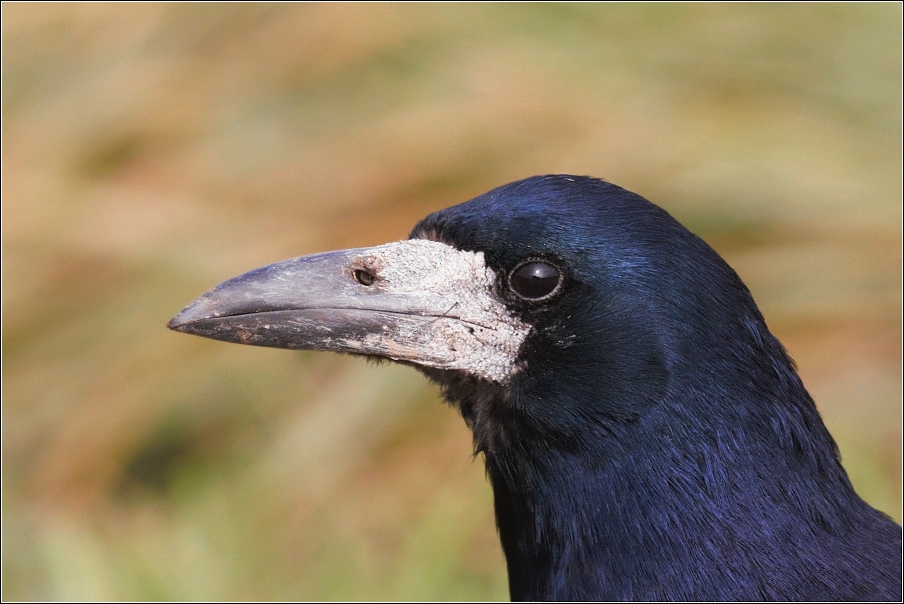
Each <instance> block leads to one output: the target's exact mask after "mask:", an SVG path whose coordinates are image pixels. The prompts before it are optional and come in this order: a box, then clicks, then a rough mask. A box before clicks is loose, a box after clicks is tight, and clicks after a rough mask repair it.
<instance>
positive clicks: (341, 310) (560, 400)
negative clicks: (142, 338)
mask: <svg viewBox="0 0 904 604" xmlns="http://www.w3.org/2000/svg"><path fill="white" fill-rule="evenodd" d="M701 324H702V325H703V326H705V328H704V329H701ZM169 327H170V328H172V329H175V330H178V331H182V332H186V333H191V334H196V335H201V336H205V337H210V338H215V339H218V340H224V341H229V342H236V343H242V344H252V345H258V346H272V347H278V348H293V349H309V350H329V351H338V352H346V353H352V354H359V355H365V356H371V357H379V358H384V359H389V360H392V361H398V362H402V363H407V364H413V365H415V366H417V367H419V368H420V369H421V370H422V371H423V372H424V373H426V374H427V375H428V376H429V377H430V378H431V379H433V380H435V381H437V382H438V383H440V384H441V385H442V386H443V387H444V393H445V395H446V398H447V399H449V400H450V401H452V402H454V403H457V404H459V405H460V407H461V410H462V413H463V415H464V416H465V419H466V420H468V422H469V423H470V424H471V427H472V428H474V429H475V435H476V437H477V442H478V446H479V447H480V448H483V449H486V448H490V447H495V446H504V445H499V444H494V442H495V441H498V439H499V438H501V437H502V435H499V434H493V433H490V432H489V431H488V430H489V428H487V429H484V428H486V427H487V426H488V425H492V426H498V425H504V424H507V423H508V424H510V423H511V421H503V422H501V423H500V422H493V421H489V420H488V421H486V422H483V421H481V418H482V417H484V416H486V415H487V414H497V415H498V414H503V415H504V416H505V418H506V419H507V420H518V422H516V423H518V425H519V430H518V436H519V438H522V439H533V438H539V439H540V440H541V441H543V442H552V443H560V444H562V446H575V444H576V443H580V442H581V441H584V440H595V439H597V438H598V437H599V436H600V434H601V433H606V432H608V433H612V432H617V431H618V430H619V428H620V427H621V426H624V425H626V424H629V423H630V422H631V421H634V420H636V419H637V418H638V417H640V416H642V415H643V414H644V413H645V412H646V411H647V410H648V409H649V408H651V407H653V406H655V405H656V404H658V403H659V402H660V401H662V400H663V398H664V397H665V394H666V391H667V389H668V387H669V382H670V380H672V381H674V380H675V379H680V378H681V376H682V374H683V373H685V372H686V373H689V375H697V374H698V373H699V370H700V367H699V366H698V365H697V364H696V363H697V361H695V364H694V365H693V366H687V367H683V366H682V365H681V363H682V362H683V361H684V359H687V358H694V359H701V360H702V362H704V363H708V362H712V363H714V362H719V360H720V359H719V357H720V355H724V353H723V352H720V351H721V350H722V349H723V348H724V346H722V343H724V341H725V340H726V338H731V339H732V340H734V341H739V340H740V341H741V344H740V346H741V347H742V348H743V345H744V343H745V342H755V341H756V339H757V337H759V332H766V330H765V326H764V325H762V318H761V317H760V315H759V312H758V311H757V310H756V307H755V305H754V304H753V302H752V300H751V299H750V295H749V292H748V291H747V289H746V287H744V285H743V284H742V283H741V281H740V279H739V278H738V277H737V275H735V273H734V272H733V271H732V270H731V269H730V268H729V267H728V266H727V265H726V264H725V263H724V262H723V261H722V260H721V258H719V256H718V255H717V254H716V253H715V252H714V251H712V250H711V249H710V248H709V247H708V246H707V245H706V244H705V243H703V241H702V240H700V239H699V238H697V237H696V236H694V235H693V234H691V233H690V232H689V231H687V230H686V229H685V228H684V227H682V226H681V225H680V224H679V223H678V222H677V221H675V220H674V219H673V218H672V217H671V216H669V215H668V214H667V213H666V212H665V211H664V210H662V209H661V208H659V207H657V206H655V205H653V204H652V203H650V202H648V201H646V200H645V199H643V198H642V197H640V196H638V195H635V194H633V193H631V192H629V191H626V190H625V189H622V188H620V187H618V186H615V185H613V184H610V183H607V182H605V181H602V180H599V179H594V178H588V177H577V176H564V175H562V176H542V177H533V178H528V179H526V180H522V181H518V182H515V183H511V184H509V185H505V186H502V187H499V188H497V189H495V190H493V191H490V192H489V193H486V194H484V195H481V196H479V197H477V198H475V199H473V200H471V201H468V202H466V203H463V204H460V205H457V206H454V207H451V208H448V209H445V210H442V211H440V212H436V213H434V214H431V215H430V216H428V217H426V218H425V219H423V220H422V221H420V222H419V223H418V224H417V225H416V226H415V227H414V229H413V230H412V232H411V236H410V238H409V239H408V240H405V241H399V242H395V243H389V244H386V245H381V246H377V247H372V248H359V249H351V250H342V251H336V252H328V253H324V254H317V255H313V256H304V257H300V258H293V259H290V260H285V261H282V262H278V263H276V264H271V265H269V266H265V267H263V268H259V269H256V270H253V271H251V272H248V273H245V274H243V275H241V276H238V277H235V278H233V279H230V280H228V281H226V282H224V283H222V284H220V285H218V286H216V287H214V288H213V289H212V290H210V291H208V292H207V293H205V294H203V295H202V296H201V297H199V298H198V299H197V300H195V301H194V302H192V303H191V304H189V305H188V306H187V307H186V308H185V309H184V310H183V311H182V312H180V313H179V314H178V315H177V316H176V317H175V318H173V319H172V321H170V323H169ZM766 333H768V332H766ZM707 349H711V350H712V354H707V353H706V351H707ZM688 351H692V352H693V354H692V355H689V354H685V353H686V352H688ZM519 422H520V423H519ZM588 427H590V429H588ZM601 431H602V432H601Z"/></svg>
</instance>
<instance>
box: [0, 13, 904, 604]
mask: <svg viewBox="0 0 904 604" xmlns="http://www.w3.org/2000/svg"><path fill="white" fill-rule="evenodd" d="M2 22H3V23H2V33H3V40H2V61H3V74H2V77H3V79H2V90H3V133H2V136H3V138H2V141H3V162H2V176H3V183H2V186H3V189H2V194H3V207H2V212H3V214H2V218H3V227H2V229H3V449H2V453H3V491H2V504H3V527H2V528H3V588H2V589H3V591H2V596H3V599H4V600H9V599H13V600H68V599H75V600H79V599H82V600H93V599H112V600H133V599H137V600H155V599H162V600H167V599H176V600H181V599H188V600H193V599H200V600H206V599H227V600H258V599H286V600H292V599H302V600H311V599H314V600H316V599H327V600H329V599H368V600H397V599H398V600H418V599H443V600H456V599H475V600H486V599H489V600H494V599H507V596H508V593H507V583H506V578H505V569H504V561H503V558H502V555H501V551H500V548H499V545H498V542H497V538H496V535H495V528H494V523H493V515H492V505H491V502H492V495H491V492H490V490H489V487H488V485H487V484H486V481H485V478H484V471H483V464H482V462H481V460H480V459H475V460H472V459H471V457H470V454H471V438H470V434H469V432H468V431H467V429H466V428H465V426H464V424H463V422H462V421H461V419H460V417H459V416H458V415H457V413H456V412H455V411H453V410H452V409H450V408H448V407H447V406H445V405H442V404H440V402H439V397H438V393H437V391H436V389H435V388H433V387H431V386H430V385H429V384H428V383H427V382H426V381H425V380H424V379H423V378H422V377H420V375H419V374H418V373H417V372H416V371H414V370H411V369H408V368H400V367H395V366H389V365H386V366H381V367H374V366H372V365H369V364H367V363H365V362H364V361H363V360H360V359H355V358H351V357H343V356H337V355H328V354H311V353H293V352H288V351H280V350H268V349H257V348H250V347H248V348H246V347H241V346H234V345H227V344H223V343H218V342H214V341H209V340H203V339H201V338H193V337H186V336H184V335H180V334H176V333H172V332H169V331H167V330H166V328H165V324H166V321H167V320H168V319H169V318H170V317H171V316H172V315H174V314H175V313H176V312H177V311H178V310H180V309H181V308H182V306H183V305H185V304H186V303H187V302H189V301H190V300H191V299H193V298H194V297H195V296H196V295H198V294H200V293H201V292H202V291H204V290H206V289H208V288H209V287H211V286H213V285H214V284H216V283H219V282H220V281H222V280H224V279H226V278H228V277H232V276H234V275H237V274H239V273H241V272H243V271H245V270H248V269H251V268H254V267H257V266H259V265H262V264H267V263H270V262H273V261H276V260H281V259H283V258H287V257H291V256H298V255H302V254H308V253H313V252H317V251H323V250H328V249H337V248H343V247H357V246H366V245H374V244H379V243H384V242H387V241H392V240H398V239H402V238H405V237H406V236H407V233H408V230H409V229H410V227H411V226H412V225H413V224H414V223H415V222H416V221H417V220H418V219H419V218H421V217H422V216H424V215H425V214H427V213H428V212H430V211H433V210H437V209H440V208H443V207H446V206H448V205H452V204H455V203H458V202H460V201H464V200H466V199H469V198H471V197H474V196H475V195H478V194H480V193H482V192H484V191H486V190H488V189H490V188H492V187H494V186H497V185H500V184H503V183H506V182H509V181H512V180H516V179H519V178H523V177H526V176H530V175H533V174H542V173H553V172H567V173H574V174H590V175H594V176H600V177H603V178H606V179H607V180H610V181H612V182H615V183H617V184H619V185H621V186H624V187H626V188H628V189H631V190H633V191H636V192H638V193H640V194H642V195H644V196H646V197H647V198H649V199H650V200H652V201H654V202H656V203H658V204H659V205H661V206H663V207H665V208H666V209H667V210H668V211H670V212H671V213H672V214H673V215H675V216H676V217H678V218H679V219H680V220H682V221H683V222H684V223H685V224H686V225H688V226H689V227H690V228H691V229H692V230H694V231H695V232H697V233H698V234H700V235H701V236H702V237H703V238H704V239H706V240H707V241H709V242H710V243H711V244H712V245H713V246H714V247H715V248H716V249H717V250H718V251H719V252H720V253H722V254H723V255H724V256H725V257H726V259H727V260H728V261H729V263H730V264H731V265H732V266H734V267H735V269H736V270H737V271H738V272H739V273H740V275H741V276H742V278H743V279H744V280H745V281H746V282H747V284H748V285H749V286H750V288H751V290H752V291H753V294H754V297H755V298H756V299H757V301H758V303H759V304H760V307H761V309H762V311H763V313H764V315H765V316H766V319H767V321H768V322H769V324H770V326H771V328H772V329H773V331H774V332H775V333H776V334H777V335H778V336H779V338H780V339H781V340H782V341H783V342H784V343H785V345H786V346H787V347H788V349H789V350H790V352H791V354H792V356H793V357H794V358H795V359H796V360H797V362H798V364H799V366H800V373H801V375H802V377H803V380H804V382H805V384H807V386H808V388H809V390H810V392H811V394H813V396H814V398H815V400H816V402H817V404H818V406H819V408H820V410H821V412H822V414H823V416H824V418H825V420H826V423H827V424H828V425H829V428H830V430H831V431H832V432H833V434H834V435H835V437H836V439H837V440H838V442H839V444H840V447H841V450H842V453H843V456H844V462H845V466H846V467H847V469H848V471H849V472H850V474H851V478H852V480H853V481H854V483H855V485H856V487H857V488H858V491H859V492H860V493H861V494H862V495H863V496H864V497H865V498H866V499H867V500H868V501H870V502H871V503H872V504H873V505H875V506H876V507H878V508H880V509H882V510H884V511H885V512H887V513H889V514H890V515H891V516H893V517H894V518H895V519H896V520H897V521H899V522H900V521H901V421H902V417H901V219H902V211H901V208H902V204H901V160H902V157H901V68H902V66H901V6H900V5H899V4H897V3H890V4H802V5H749V4H743V5H708V4H707V5H674V4H669V5H657V4H644V5H620V4H617V5H586V4H581V5H570V4H556V5H546V4H530V5H522V4H505V5H449V4H440V5H419V4H415V5H407V4H406V5H396V4H366V5H361V4H353V5H345V4H343V5H337V4H312V5H307V4H305V5H295V4H254V5H247V4H226V5H224V4H203V5H199V4H136V5H131V4H130V5H125V4H10V3H3V5H2Z"/></svg>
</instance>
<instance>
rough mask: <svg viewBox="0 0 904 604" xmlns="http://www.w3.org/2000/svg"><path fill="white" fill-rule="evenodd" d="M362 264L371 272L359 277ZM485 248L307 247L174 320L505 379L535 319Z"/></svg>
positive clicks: (271, 341)
mask: <svg viewBox="0 0 904 604" xmlns="http://www.w3.org/2000/svg"><path fill="white" fill-rule="evenodd" d="M359 271H363V272H364V273H366V275H367V276H368V277H371V278H372V279H364V280H361V279H360V278H356V273H357V274H358V275H360V274H361V273H360V272H359ZM494 281H495V275H494V274H493V272H492V271H491V270H490V269H488V268H487V267H486V266H485V265H484V263H483V256H482V254H475V253H473V252H462V251H459V250H456V249H454V248H452V247H451V246H448V245H446V244H443V243H438V242H434V241H422V240H410V241H400V242H397V243H392V244H388V245H383V246H378V247H374V248H360V249H353V250H342V251H338V252H328V253H325V254H317V255H313V256H303V257H300V258H293V259H291V260H285V261H283V262H278V263H276V264H271V265H269V266H265V267H263V268H259V269H256V270H253V271H251V272H248V273H245V274H244V275H240V276H238V277H235V278H234V279H230V280H229V281H226V282H224V283H221V284H220V285H218V286H216V287H215V288H213V289H212V290H210V291H209V292H207V293H205V294H203V295H202V296H200V297H199V298H198V299H197V300H195V301H194V302H192V303H191V304H189V305H188V306H187V307H185V309H183V310H182V312H180V313H179V314H178V315H176V316H175V317H174V318H173V319H172V320H171V321H170V322H169V325H168V326H169V327H170V329H174V330H176V331H181V332H184V333H190V334H194V335H199V336H204V337H208V338H214V339H217V340H223V341H226V342H235V343H239V344H252V345H255V346H270V347H276V348H292V349H307V350H331V351H337V352H350V353H356V354H363V355H373V356H380V357H385V358H388V359H392V360H397V361H408V362H412V363H415V364H420V365H424V366H427V367H437V368H443V369H459V370H464V371H468V372H470V373H473V374H475V375H477V376H478V377H481V378H484V379H488V380H491V381H496V382H507V381H508V378H509V377H510V376H511V374H512V373H513V371H514V368H515V359H516V357H517V352H518V349H519V348H520V345H521V342H523V340H524V337H525V336H526V334H527V331H528V329H529V328H528V326H527V325H525V324H523V323H521V321H519V320H518V319H517V318H515V317H513V316H512V315H511V314H510V313H509V311H508V309H507V308H506V307H505V306H504V305H503V304H502V303H501V301H499V300H498V299H496V297H495V295H494V294H493V293H492V290H493V284H494Z"/></svg>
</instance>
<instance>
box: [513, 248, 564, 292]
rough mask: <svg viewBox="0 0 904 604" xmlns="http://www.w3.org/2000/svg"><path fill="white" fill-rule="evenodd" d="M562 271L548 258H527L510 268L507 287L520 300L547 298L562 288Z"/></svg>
mask: <svg viewBox="0 0 904 604" xmlns="http://www.w3.org/2000/svg"><path fill="white" fill-rule="evenodd" d="M563 281H564V279H563V278H562V271H561V270H559V267H557V266H556V265H555V264H553V263H552V262H550V261H549V260H544V259H542V258H527V259H526V260H522V261H521V262H520V263H519V264H518V265H517V266H515V268H513V269H512V270H511V272H510V273H509V276H508V286H509V289H510V290H511V291H512V292H513V293H514V294H515V295H516V296H518V297H519V298H521V299H522V300H528V301H530V302H539V301H542V300H547V299H549V298H551V297H552V296H554V295H555V294H557V293H558V292H559V290H561V289H562V282H563Z"/></svg>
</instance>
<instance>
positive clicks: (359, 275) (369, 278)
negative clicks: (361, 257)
mask: <svg viewBox="0 0 904 604" xmlns="http://www.w3.org/2000/svg"><path fill="white" fill-rule="evenodd" d="M375 280H376V277H374V276H373V274H372V273H369V272H367V271H366V270H364V269H363V268H359V269H358V270H356V271H355V281H357V282H358V283H360V284H361V285H373V284H374V281H375Z"/></svg>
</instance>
